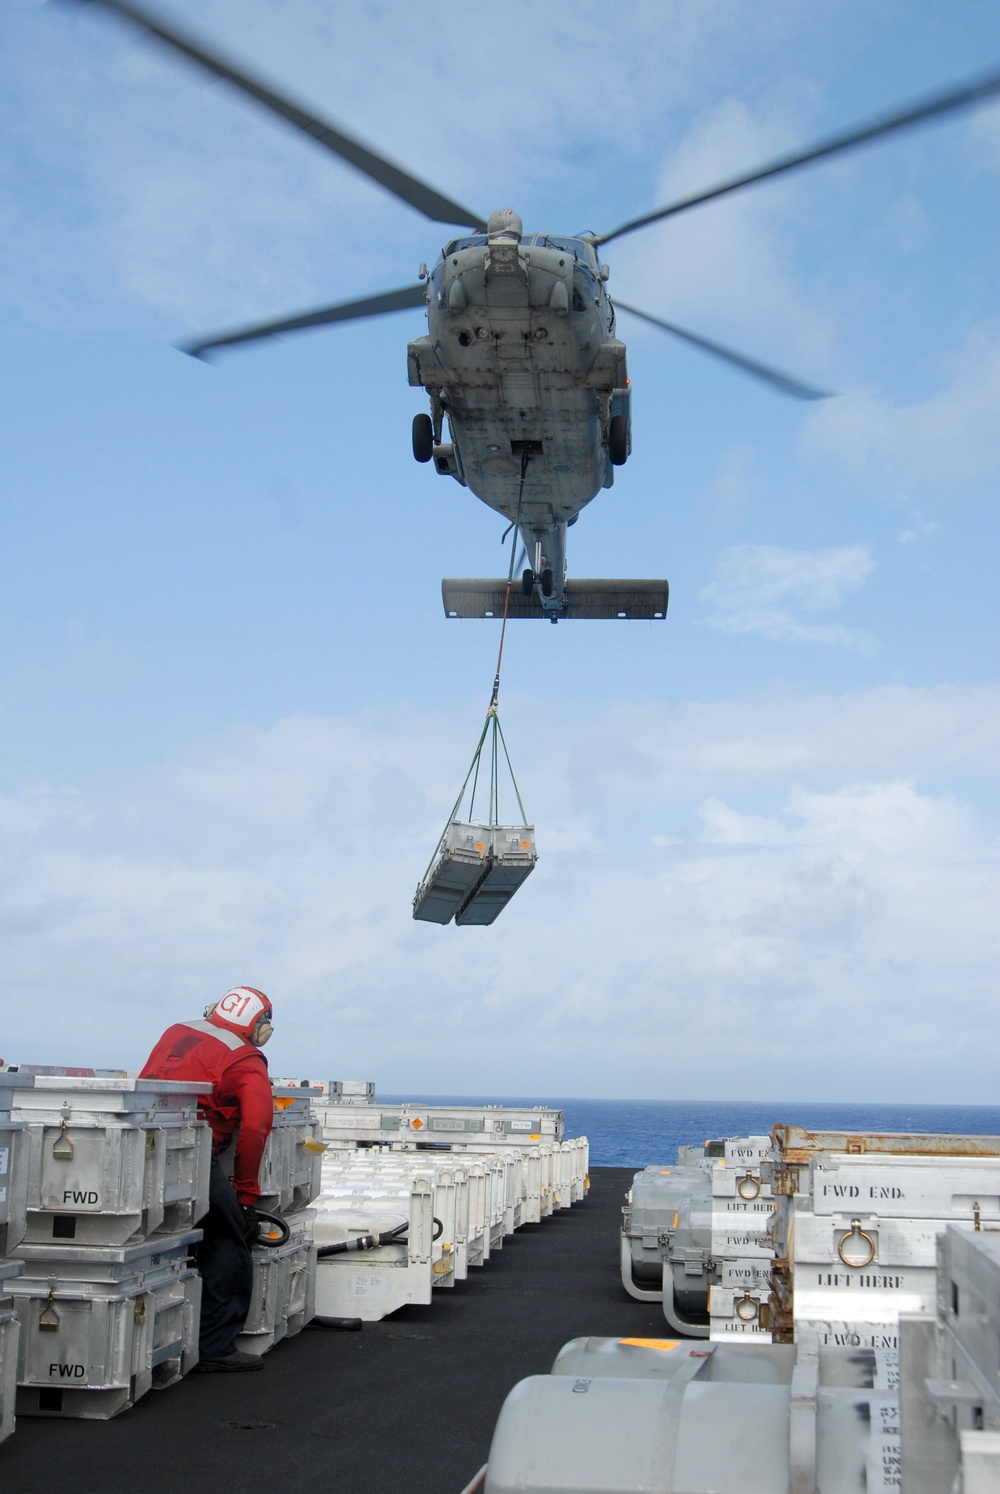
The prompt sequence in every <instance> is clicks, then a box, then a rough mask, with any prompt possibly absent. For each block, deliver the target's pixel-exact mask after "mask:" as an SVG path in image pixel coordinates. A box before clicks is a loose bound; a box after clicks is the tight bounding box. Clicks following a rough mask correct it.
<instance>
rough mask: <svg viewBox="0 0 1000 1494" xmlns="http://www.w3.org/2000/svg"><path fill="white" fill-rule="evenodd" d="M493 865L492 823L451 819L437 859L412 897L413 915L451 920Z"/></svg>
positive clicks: (424, 919)
mask: <svg viewBox="0 0 1000 1494" xmlns="http://www.w3.org/2000/svg"><path fill="white" fill-rule="evenodd" d="M489 866H490V826H489V825H479V824H473V823H470V822H468V821H463V820H452V822H451V824H450V825H449V826H448V828H447V830H446V831H445V833H444V839H443V841H442V844H441V849H440V851H439V853H438V859H437V861H436V862H435V864H434V866H433V867H432V868H431V870H430V872H429V873H428V876H427V880H426V881H424V882H421V884H420V886H419V887H418V888H417V891H416V895H415V897H414V899H413V916H414V918H416V919H419V920H421V921H422V922H425V923H442V924H444V923H450V922H451V920H452V919H453V918H454V916H455V914H456V913H457V912H458V911H459V909H460V908H461V907H462V906H463V904H464V903H465V902H466V901H467V900H468V898H470V897H471V896H472V894H473V892H475V890H476V887H477V886H478V885H479V883H480V882H481V881H482V879H483V877H484V876H485V875H486V872H487V871H488V869H489Z"/></svg>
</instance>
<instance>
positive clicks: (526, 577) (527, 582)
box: [521, 566, 535, 597]
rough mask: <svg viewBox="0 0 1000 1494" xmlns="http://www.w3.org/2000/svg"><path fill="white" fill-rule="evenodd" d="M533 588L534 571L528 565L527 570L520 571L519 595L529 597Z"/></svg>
mask: <svg viewBox="0 0 1000 1494" xmlns="http://www.w3.org/2000/svg"><path fill="white" fill-rule="evenodd" d="M534 589H535V573H534V571H533V570H532V569H531V567H530V566H529V567H528V568H527V570H523V571H522V572H521V595H522V596H523V597H530V596H531V593H532V592H533V591H534Z"/></svg>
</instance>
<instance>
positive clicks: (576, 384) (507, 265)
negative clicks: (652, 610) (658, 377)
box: [409, 213, 631, 612]
mask: <svg viewBox="0 0 1000 1494" xmlns="http://www.w3.org/2000/svg"><path fill="white" fill-rule="evenodd" d="M501 216H503V217H504V218H505V219H506V222H505V224H504V227H503V229H502V230H501V231H499V232H493V231H491V232H490V233H489V234H482V233H480V234H469V235H466V236H465V237H463V238H459V239H455V240H453V241H452V242H451V243H450V244H449V245H448V246H447V247H446V248H445V249H444V251H443V252H442V255H441V257H440V259H439V260H438V261H437V263H436V264H435V265H434V267H433V269H432V271H431V273H430V276H429V279H428V285H427V323H428V331H427V335H426V336H424V337H420V338H417V339H416V340H415V341H414V342H411V343H410V345H409V380H410V383H411V384H414V385H421V386H423V387H424V388H425V389H427V391H428V393H429V394H430V397H431V422H432V427H433V447H432V457H433V461H434V465H435V467H436V469H437V471H438V472H439V473H441V474H443V475H448V476H451V477H454V478H455V479H456V480H457V481H458V482H460V483H462V484H463V485H464V486H466V487H468V488H470V489H471V490H472V492H473V493H475V494H476V496H477V497H478V498H481V499H482V501H483V502H484V503H486V504H488V505H489V507H490V508H493V509H496V511H497V512H498V513H500V514H503V515H504V517H505V518H507V519H508V520H509V521H510V522H511V523H513V524H516V525H517V528H518V529H519V531H520V534H521V537H522V539H523V541H524V544H525V548H526V550H527V553H528V556H529V560H530V563H531V566H532V569H533V571H534V572H535V574H536V578H537V577H538V576H543V575H544V576H545V578H546V585H545V587H544V588H540V596H539V600H540V601H541V603H542V606H543V608H544V609H545V610H547V611H549V610H550V611H553V612H556V611H558V610H559V609H560V608H561V606H562V593H563V583H564V580H565V574H566V530H567V528H568V526H569V525H571V524H573V523H574V522H575V520H576V518H577V516H578V515H579V513H580V511H581V509H583V508H584V507H585V506H586V504H588V503H589V502H590V501H591V499H592V498H594V497H595V496H596V494H597V493H599V492H600V490H601V488H608V487H610V486H611V485H612V482H613V481H614V464H615V463H616V462H617V463H619V464H620V462H621V461H623V460H624V459H625V456H627V454H628V449H629V446H630V430H631V422H630V402H631V401H630V390H629V383H628V375H627V371H626V361H625V345H624V343H622V342H619V341H618V339H617V338H616V337H615V335H614V332H615V315H614V308H613V307H612V304H611V301H610V300H609V298H608V295H607V292H606V291H605V288H604V282H605V280H606V278H607V269H606V268H605V267H602V266H601V265H600V264H599V262H598V259H597V255H596V252H595V250H594V247H593V245H592V244H590V243H589V242H588V241H587V240H586V239H583V238H570V237H563V236H561V235H560V236H554V235H549V234H541V233H539V234H531V235H523V236H522V235H521V232H520V222H519V221H518V220H517V219H516V215H514V214H513V213H508V214H504V215H499V214H498V215H495V219H496V218H498V217H501ZM495 219H494V220H491V230H492V227H493V222H494V221H495ZM616 417H618V418H617V420H616ZM445 422H447V430H448V436H449V437H450V439H447V440H446V439H445ZM612 422H615V429H614V431H612ZM609 440H610V442H611V450H609Z"/></svg>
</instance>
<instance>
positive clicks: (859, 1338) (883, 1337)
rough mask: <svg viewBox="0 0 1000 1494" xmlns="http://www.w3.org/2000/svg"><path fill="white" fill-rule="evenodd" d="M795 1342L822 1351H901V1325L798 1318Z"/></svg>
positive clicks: (893, 1321)
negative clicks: (809, 1344)
mask: <svg viewBox="0 0 1000 1494" xmlns="http://www.w3.org/2000/svg"><path fill="white" fill-rule="evenodd" d="M795 1341H796V1343H801V1344H808V1343H813V1344H816V1345H817V1347H819V1348H821V1349H875V1350H876V1351H881V1350H898V1348H899V1323H898V1322H897V1321H895V1320H889V1321H880V1322H865V1321H863V1320H859V1321H857V1322H854V1321H850V1322H849V1321H845V1320H844V1319H842V1318H841V1319H838V1320H831V1319H827V1320H822V1319H812V1318H796V1320H795Z"/></svg>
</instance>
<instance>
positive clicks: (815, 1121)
mask: <svg viewBox="0 0 1000 1494" xmlns="http://www.w3.org/2000/svg"><path fill="white" fill-rule="evenodd" d="M378 1098H379V1099H380V1100H385V1101H386V1103H392V1104H398V1103H400V1102H402V1101H405V1102H407V1103H417V1104H422V1105H524V1106H528V1107H530V1106H537V1105H547V1106H548V1107H550V1108H551V1109H553V1110H562V1111H565V1114H566V1135H567V1136H586V1137H587V1139H588V1141H589V1143H590V1164H591V1166H592V1167H635V1168H641V1167H648V1166H655V1165H657V1164H660V1163H665V1164H670V1163H673V1162H676V1160H677V1148H678V1146H681V1145H690V1144H692V1143H693V1144H695V1145H700V1144H701V1143H702V1142H703V1141H707V1140H715V1139H717V1138H719V1137H723V1136H763V1135H766V1134H767V1133H768V1132H769V1131H770V1129H771V1127H772V1125H776V1124H784V1125H798V1126H805V1127H807V1128H808V1129H809V1130H815V1131H916V1132H930V1133H932V1134H936V1135H942V1134H943V1135H949V1134H950V1135H955V1134H959V1135H960V1134H969V1135H973V1136H1000V1106H998V1105H912V1104H911V1105H882V1104H878V1105H872V1104H862V1103H828V1102H823V1101H802V1100H795V1101H784V1100H775V1101H770V1100H581V1099H558V1098H551V1097H545V1096H542V1095H538V1094H533V1095H528V1096H523V1095H414V1094H391V1095H388V1094H387V1095H379V1096H378Z"/></svg>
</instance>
